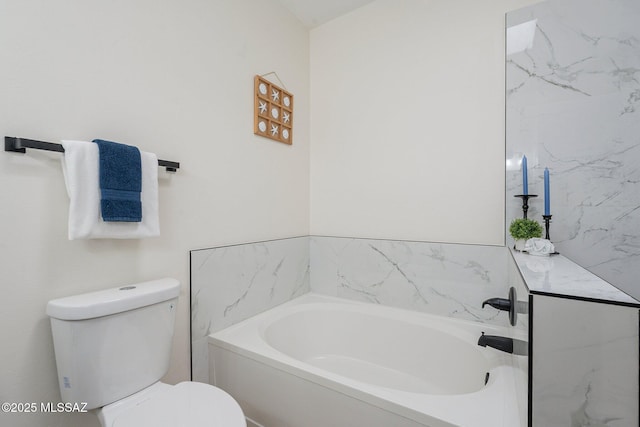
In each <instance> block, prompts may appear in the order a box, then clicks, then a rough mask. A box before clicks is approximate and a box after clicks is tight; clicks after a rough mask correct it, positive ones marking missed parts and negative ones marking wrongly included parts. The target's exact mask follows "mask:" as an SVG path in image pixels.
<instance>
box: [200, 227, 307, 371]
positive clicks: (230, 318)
mask: <svg viewBox="0 0 640 427" xmlns="http://www.w3.org/2000/svg"><path fill="white" fill-rule="evenodd" d="M307 292H309V238H308V237H307V236H305V237H297V238H291V239H281V240H273V241H268V242H258V243H249V244H243V245H234V246H224V247H218V248H211V249H202V250H195V251H191V343H192V344H191V345H192V354H191V360H192V362H191V363H192V372H193V380H194V381H201V382H206V383H208V382H209V356H208V348H207V336H208V335H209V334H211V333H213V332H216V331H219V330H221V329H224V328H226V327H227V326H231V325H233V324H235V323H238V322H240V321H242V320H244V319H247V318H249V317H251V316H254V315H256V314H258V313H261V312H263V311H265V310H268V309H270V308H272V307H275V306H276V305H279V304H282V303H284V302H286V301H289V300H290V299H293V298H295V297H297V296H300V295H303V294H305V293H307Z"/></svg>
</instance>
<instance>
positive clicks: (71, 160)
mask: <svg viewBox="0 0 640 427" xmlns="http://www.w3.org/2000/svg"><path fill="white" fill-rule="evenodd" d="M62 146H63V147H64V156H63V157H62V170H63V172H64V180H65V184H66V186H67V193H69V199H70V203H69V240H75V239H136V238H141V237H154V236H159V235H160V219H159V214H158V158H157V157H156V155H155V154H153V153H146V152H143V151H140V159H141V165H142V192H141V194H140V200H141V202H142V222H105V221H104V220H103V219H102V216H101V215H100V176H99V170H98V168H99V166H98V164H99V152H98V145H97V144H94V143H93V142H85V141H66V140H65V141H62Z"/></svg>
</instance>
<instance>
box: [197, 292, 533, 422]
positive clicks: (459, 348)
mask: <svg viewBox="0 0 640 427" xmlns="http://www.w3.org/2000/svg"><path fill="white" fill-rule="evenodd" d="M371 306H375V310H376V312H377V314H375V315H373V314H370V309H371V308H372V307H371ZM407 314H408V316H407ZM398 322H402V325H401V326H402V330H403V331H404V332H402V333H398V328H397V327H398V326H399V325H398V324H397V323H398ZM425 322H426V324H427V325H429V326H428V327H425ZM345 325H347V326H345ZM503 329H504V328H503V327H499V326H492V325H486V324H481V323H477V322H471V321H462V320H457V319H450V318H444V317H441V316H434V315H428V314H423V313H416V312H408V311H407V310H401V309H396V308H391V307H380V306H377V305H375V304H368V303H361V302H355V301H350V300H343V299H340V298H334V297H326V296H323V295H315V294H307V295H305V296H302V297H299V298H297V299H295V300H293V301H290V302H287V303H285V304H283V305H281V306H279V307H276V308H275V309H271V310H269V311H267V312H264V313H262V314H259V315H257V316H254V317H252V318H250V319H247V320H245V321H243V322H240V323H238V324H236V325H234V326H231V327H229V328H227V329H224V330H222V331H219V332H217V333H215V334H212V335H211V336H210V337H209V348H210V370H211V378H212V383H213V384H214V385H217V386H219V387H222V388H225V389H227V391H229V392H231V393H232V395H234V393H235V395H234V397H236V398H237V399H238V400H239V401H240V402H241V405H243V409H245V411H248V414H250V415H253V416H256V415H255V407H256V405H257V406H259V405H260V401H269V399H273V398H274V396H255V395H254V396H253V397H252V398H250V399H248V398H245V397H244V396H245V394H246V393H247V392H248V390H252V389H253V390H255V388H256V387H258V384H257V382H255V381H253V382H252V381H251V379H246V378H244V377H245V376H246V375H245V374H244V373H243V372H241V371H237V370H236V371H234V370H233V368H234V367H237V366H239V365H243V366H244V364H254V365H257V366H259V367H260V372H263V371H269V370H270V371H272V373H271V374H270V375H276V378H280V377H281V376H282V375H288V377H289V379H288V380H287V381H294V382H296V384H298V383H299V382H300V381H301V382H302V383H303V385H304V387H312V386H315V387H316V388H318V389H319V390H322V391H326V390H332V391H334V392H337V393H336V394H337V395H339V396H342V397H343V398H344V399H346V400H349V399H351V400H353V401H355V402H357V403H358V405H360V404H366V405H368V408H369V409H366V412H367V413H369V412H370V411H372V410H374V409H373V408H375V411H378V410H383V411H385V413H389V414H392V415H393V416H396V417H399V418H398V419H397V420H396V422H397V423H400V419H402V420H406V419H408V420H411V421H412V422H416V423H417V424H416V425H424V426H463V425H469V426H474V427H479V426H491V427H496V426H503V427H514V426H521V425H524V424H522V420H523V419H524V418H523V417H522V414H520V413H519V411H520V409H519V408H521V407H522V405H521V404H519V403H518V402H517V399H518V398H519V396H521V393H517V392H516V390H515V387H516V386H517V385H518V384H522V383H523V382H525V381H526V380H525V379H523V378H526V373H525V372H522V370H521V369H519V368H518V366H517V363H515V362H514V360H513V356H511V355H507V354H505V353H501V352H498V351H496V350H494V349H488V348H481V347H478V346H477V345H476V343H477V339H478V337H479V336H480V334H481V333H482V332H486V333H487V334H497V335H500V334H503V335H504V334H506V332H510V331H505V330H503ZM443 331H446V332H443ZM416 337H418V338H416ZM422 337H425V339H422ZM438 340H440V341H439V345H436V344H434V343H436V342H438ZM230 372H236V374H235V376H236V377H235V378H234V377H233V376H230V374H229V373H230ZM263 374H264V375H267V374H266V373H263ZM487 374H489V375H487ZM255 376H256V378H257V376H258V375H257V374H255ZM240 377H243V378H240ZM243 381H245V385H244V387H239V386H238V384H239V383H242V382H243ZM246 381H249V382H248V383H246ZM278 381H280V380H278ZM283 381H284V380H283ZM485 381H486V384H485ZM300 387H302V385H297V386H295V387H293V389H294V390H293V391H292V390H290V389H286V388H287V387H285V386H284V385H282V386H279V387H278V391H277V394H278V395H279V396H281V397H282V398H283V399H284V401H283V402H284V403H282V406H281V407H280V408H279V409H278V410H276V412H278V411H280V412H287V411H289V412H291V411H292V408H291V407H290V406H291V405H290V404H289V403H287V402H292V401H294V400H295V399H296V398H297V396H296V393H297V392H299V391H300ZM295 390H298V391H297V392H296V391H295ZM310 393H311V392H310ZM314 393H315V392H314ZM312 394H313V393H312ZM287 396H289V397H287ZM314 404H317V405H316V406H317V407H319V408H323V405H322V402H320V401H318V402H315V403H314ZM345 404H346V401H345ZM269 405H270V406H274V407H277V404H276V403H275V402H271V403H270V404H269ZM252 408H254V410H252ZM326 411H332V406H331V405H329V406H326V407H324V410H321V411H320V412H326ZM257 412H258V415H257V418H261V417H266V419H269V415H268V414H267V412H269V410H268V409H267V408H262V410H258V411H257ZM358 413H359V414H361V413H362V412H358ZM339 414H340V411H338V412H337V413H336V416H338V417H339V416H340V415H339ZM320 415H321V414H318V416H320ZM322 416H325V414H322ZM342 416H345V414H342ZM351 416H353V415H351ZM340 419H342V418H336V419H335V420H333V421H326V420H325V422H339V420H340ZM381 419H382V418H381ZM284 420H285V419H284V418H283V419H278V420H277V423H285V421H284ZM298 422H301V421H298ZM267 424H268V423H267ZM267 424H265V425H267ZM292 425H295V424H292ZM303 425H314V424H313V423H311V422H310V421H309V420H308V419H307V420H305V421H304V422H303ZM318 425H321V424H318ZM371 425H374V424H371ZM398 425H399V424H398Z"/></svg>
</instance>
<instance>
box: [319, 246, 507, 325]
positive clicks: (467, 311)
mask: <svg viewBox="0 0 640 427" xmlns="http://www.w3.org/2000/svg"><path fill="white" fill-rule="evenodd" d="M310 244H311V270H312V272H313V273H312V275H311V289H312V291H314V292H318V293H323V294H326V295H333V296H338V297H342V298H351V299H354V300H359V301H367V302H372V303H376V304H384V305H389V306H395V307H400V308H406V309H410V310H418V311H424V312H428V313H432V314H439V315H444V316H450V317H457V318H463V319H468V320H474V321H479V322H489V323H496V324H500V325H504V324H506V322H507V319H506V316H504V313H502V314H500V312H498V311H497V310H495V309H493V308H490V307H485V308H484V309H483V308H482V302H483V301H484V300H486V299H488V298H492V297H496V296H506V295H507V292H508V286H507V268H506V262H507V258H506V255H507V251H506V250H505V248H504V247H495V246H479V245H457V244H444V243H426V242H407V241H393V240H375V239H356V238H338V237H320V236H312V237H311V243H310Z"/></svg>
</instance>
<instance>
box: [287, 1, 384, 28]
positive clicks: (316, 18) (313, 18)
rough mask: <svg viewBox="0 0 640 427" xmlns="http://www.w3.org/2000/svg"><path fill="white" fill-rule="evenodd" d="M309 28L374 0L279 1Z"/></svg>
mask: <svg viewBox="0 0 640 427" xmlns="http://www.w3.org/2000/svg"><path fill="white" fill-rule="evenodd" d="M278 1H279V2H280V3H282V4H283V5H284V6H285V7H286V8H287V9H289V10H290V11H291V13H293V14H294V15H295V16H297V17H298V19H299V20H300V21H302V22H303V23H304V24H305V25H306V26H307V27H309V28H313V27H317V26H318V25H322V24H324V23H325V22H329V21H331V20H332V19H335V18H337V17H338V16H341V15H344V14H346V13H349V12H351V11H352V10H355V9H357V8H359V7H362V6H364V5H365V4H369V3H372V2H373V1H374V0H278Z"/></svg>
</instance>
